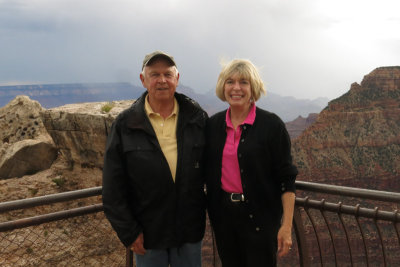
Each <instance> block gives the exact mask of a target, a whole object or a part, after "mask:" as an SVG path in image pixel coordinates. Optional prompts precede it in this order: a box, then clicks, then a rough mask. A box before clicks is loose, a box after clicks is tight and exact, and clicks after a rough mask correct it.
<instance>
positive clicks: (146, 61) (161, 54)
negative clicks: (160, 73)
mask: <svg viewBox="0 0 400 267" xmlns="http://www.w3.org/2000/svg"><path fill="white" fill-rule="evenodd" d="M159 57H163V58H165V59H167V60H168V61H169V63H171V66H176V63H175V60H174V58H173V57H172V56H170V55H168V54H167V53H164V52H162V51H154V52H153V53H150V54H147V55H146V56H145V57H144V60H143V65H142V70H143V69H144V67H146V66H147V65H149V64H151V62H152V61H153V60H154V59H156V58H159Z"/></svg>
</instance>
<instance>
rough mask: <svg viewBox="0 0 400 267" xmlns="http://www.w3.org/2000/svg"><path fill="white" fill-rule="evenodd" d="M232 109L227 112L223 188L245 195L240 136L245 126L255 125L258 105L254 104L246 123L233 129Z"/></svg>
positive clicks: (222, 170) (222, 176)
mask: <svg viewBox="0 0 400 267" xmlns="http://www.w3.org/2000/svg"><path fill="white" fill-rule="evenodd" d="M230 111H231V109H230V108H229V109H228V110H227V112H226V119H225V121H226V140H225V147H224V151H223V153H222V169H221V173H222V175H221V184H222V185H221V187H222V189H223V190H224V191H225V192H228V193H243V188H242V180H241V178H240V170H239V161H238V157H237V150H238V147H239V141H240V136H241V134H242V127H240V126H241V125H243V124H250V125H253V123H254V120H255V118H256V105H255V104H252V106H251V107H250V112H249V114H248V115H247V118H246V119H245V120H244V122H243V123H242V124H241V125H240V126H238V127H237V129H234V128H233V124H232V121H231V118H230V116H229V114H230Z"/></svg>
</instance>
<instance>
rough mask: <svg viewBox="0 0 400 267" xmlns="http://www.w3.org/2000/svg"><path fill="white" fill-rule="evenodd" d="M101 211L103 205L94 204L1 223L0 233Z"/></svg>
mask: <svg viewBox="0 0 400 267" xmlns="http://www.w3.org/2000/svg"><path fill="white" fill-rule="evenodd" d="M99 211H103V204H94V205H90V206H86V207H81V208H75V209H70V210H63V211H58V212H53V213H48V214H44V215H38V216H34V217H29V218H24V219H19V220H14V221H9V222H2V223H0V232H5V231H11V230H15V229H21V228H25V227H29V226H34V225H39V224H42V223H48V222H53V221H58V220H63V219H68V218H72V217H77V216H82V215H86V214H90V213H95V212H99Z"/></svg>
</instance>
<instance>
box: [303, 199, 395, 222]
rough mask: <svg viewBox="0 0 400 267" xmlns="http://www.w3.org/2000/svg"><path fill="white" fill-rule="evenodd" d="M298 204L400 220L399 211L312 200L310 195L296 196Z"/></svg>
mask: <svg viewBox="0 0 400 267" xmlns="http://www.w3.org/2000/svg"><path fill="white" fill-rule="evenodd" d="M296 205H297V206H300V207H304V208H314V209H317V210H321V211H331V212H335V213H338V214H348V215H354V216H357V217H365V218H369V219H376V220H382V221H390V222H395V223H398V222H400V213H399V212H398V211H395V212H389V211H381V210H379V209H378V208H376V209H368V208H361V207H360V206H359V205H356V206H348V205H342V203H330V202H326V201H325V200H312V199H309V198H308V197H305V198H298V197H296Z"/></svg>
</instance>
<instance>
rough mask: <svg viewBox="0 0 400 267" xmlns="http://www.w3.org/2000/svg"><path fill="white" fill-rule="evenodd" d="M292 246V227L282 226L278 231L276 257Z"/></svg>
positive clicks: (285, 252)
mask: <svg viewBox="0 0 400 267" xmlns="http://www.w3.org/2000/svg"><path fill="white" fill-rule="evenodd" d="M291 248H292V227H288V226H284V225H282V227H281V228H280V229H279V232H278V258H282V257H283V256H285V255H286V254H288V252H289V250H290V249H291Z"/></svg>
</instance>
